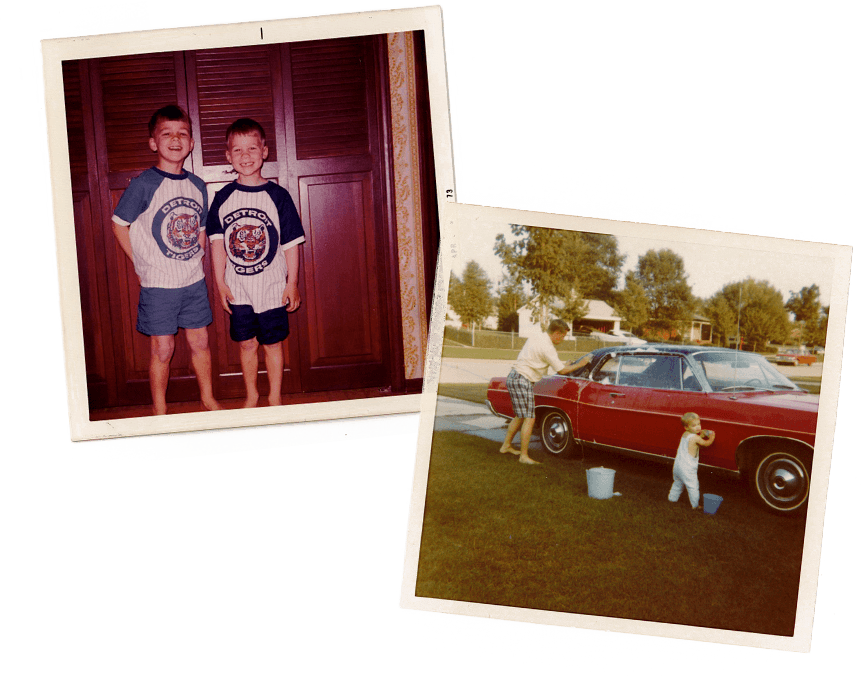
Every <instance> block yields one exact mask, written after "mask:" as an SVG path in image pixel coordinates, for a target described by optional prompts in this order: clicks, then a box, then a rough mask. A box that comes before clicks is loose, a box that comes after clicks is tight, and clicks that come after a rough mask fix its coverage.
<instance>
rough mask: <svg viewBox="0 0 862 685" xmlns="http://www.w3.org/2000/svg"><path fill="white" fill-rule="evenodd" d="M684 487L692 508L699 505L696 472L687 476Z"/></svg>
mask: <svg viewBox="0 0 862 685" xmlns="http://www.w3.org/2000/svg"><path fill="white" fill-rule="evenodd" d="M685 489H686V492H688V501H689V502H690V503H691V508H692V509H697V508H698V507H699V506H700V483H698V482H697V474H696V473H695V474H693V475H691V476H689V477H688V478H687V479H686V481H685Z"/></svg>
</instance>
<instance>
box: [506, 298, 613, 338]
mask: <svg viewBox="0 0 862 685" xmlns="http://www.w3.org/2000/svg"><path fill="white" fill-rule="evenodd" d="M585 302H586V303H587V308H588V310H587V315H586V316H585V317H584V318H583V319H580V320H579V321H569V324H570V325H572V326H573V327H576V326H588V327H589V328H592V329H595V330H597V331H601V332H602V333H608V332H610V331H618V330H620V321H622V319H621V318H620V317H619V316H617V313H616V312H615V311H614V308H613V307H611V306H610V305H609V304H608V303H607V302H605V301H603V300H585ZM548 318H549V319H550V318H553V317H552V316H549V317H548ZM541 330H542V327H541V325H540V324H539V322H537V321H533V312H532V310H531V309H530V306H529V305H526V304H525V305H524V306H523V307H521V308H520V309H519V310H518V336H519V337H521V338H528V337H530V336H531V335H533V334H534V333H538V332H540V331H541ZM566 337H568V338H571V337H572V335H571V334H569V335H568V336H566Z"/></svg>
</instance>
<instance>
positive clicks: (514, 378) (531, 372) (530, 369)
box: [500, 319, 593, 464]
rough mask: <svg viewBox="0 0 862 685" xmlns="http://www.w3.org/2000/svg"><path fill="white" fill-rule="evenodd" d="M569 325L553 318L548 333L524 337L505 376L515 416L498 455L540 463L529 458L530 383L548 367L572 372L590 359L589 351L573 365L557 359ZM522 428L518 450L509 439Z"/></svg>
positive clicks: (532, 402)
mask: <svg viewBox="0 0 862 685" xmlns="http://www.w3.org/2000/svg"><path fill="white" fill-rule="evenodd" d="M568 332H569V325H568V324H567V323H566V322H565V321H563V320H562V319H554V320H553V321H551V323H550V324H548V331H547V333H539V334H538V335H534V336H531V337H530V338H528V339H527V342H526V343H525V344H524V347H523V348H521V352H520V353H519V354H518V358H517V359H516V360H515V364H514V365H513V366H512V370H511V371H510V372H509V376H508V377H507V378H506V389H507V390H508V391H509V396H510V397H511V398H512V409H513V410H514V412H515V418H514V419H512V422H511V423H510V424H509V429H508V430H507V431H506V439H505V440H504V441H503V444H502V446H501V447H500V454H517V455H518V457H519V458H518V461H519V462H520V463H521V464H539V463H541V462H538V461H535V460H534V459H531V458H530V455H529V453H528V448H529V446H530V437H531V436H532V434H533V424H534V423H535V422H536V403H535V399H534V397H533V385H534V384H535V383H537V382H538V381H540V380H541V379H542V376H545V375H547V372H548V369H553V370H554V372H555V373H563V374H565V373H571V372H572V371H577V370H578V369H580V368H582V367H584V366H586V365H587V364H589V363H590V361H591V360H592V358H593V355H592V353H590V354H587V355H585V356H583V357H581V358H580V359H579V360H578V361H576V362H575V363H574V364H570V365H568V366H567V365H566V364H564V363H563V362H562V361H560V357H559V355H558V354H557V350H556V347H557V345H559V344H560V343H561V342H562V341H563V338H565V337H566V333H568ZM519 429H520V431H521V449H520V450H516V449H515V448H514V447H513V446H512V440H513V439H514V437H515V435H516V434H517V432H518V430H519Z"/></svg>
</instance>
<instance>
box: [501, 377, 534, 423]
mask: <svg viewBox="0 0 862 685" xmlns="http://www.w3.org/2000/svg"><path fill="white" fill-rule="evenodd" d="M506 390H508V391H509V396H510V397H511V398H512V409H514V410H515V416H517V417H518V418H519V419H532V418H534V417H535V416H536V403H535V400H534V399H533V384H532V383H531V382H530V381H529V380H528V379H526V378H524V377H523V376H522V375H521V374H519V373H518V372H517V371H515V369H512V370H511V371H510V372H509V375H508V376H507V377H506Z"/></svg>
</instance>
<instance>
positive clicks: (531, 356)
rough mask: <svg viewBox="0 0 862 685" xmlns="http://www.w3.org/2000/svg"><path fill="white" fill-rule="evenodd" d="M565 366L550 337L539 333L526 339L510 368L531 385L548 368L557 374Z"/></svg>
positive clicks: (544, 373) (545, 372) (545, 373)
mask: <svg viewBox="0 0 862 685" xmlns="http://www.w3.org/2000/svg"><path fill="white" fill-rule="evenodd" d="M565 366H566V365H565V364H563V362H562V361H560V357H559V355H558V354H557V348H556V346H555V345H554V343H553V342H552V341H551V336H550V335H548V334H547V333H539V334H538V335H534V336H532V337H530V338H528V339H527V342H526V343H525V344H524V347H523V348H522V349H521V353H520V354H519V355H518V358H517V359H516V360H515V364H514V365H513V367H512V368H514V369H515V371H517V372H518V373H519V374H521V375H522V376H523V377H524V378H526V379H527V380H529V381H530V382H531V383H536V382H538V381H540V380H541V379H542V376H545V375H547V373H548V369H549V368H550V369H553V370H554V373H558V372H559V371H560V369H562V368H564V367H565Z"/></svg>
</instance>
